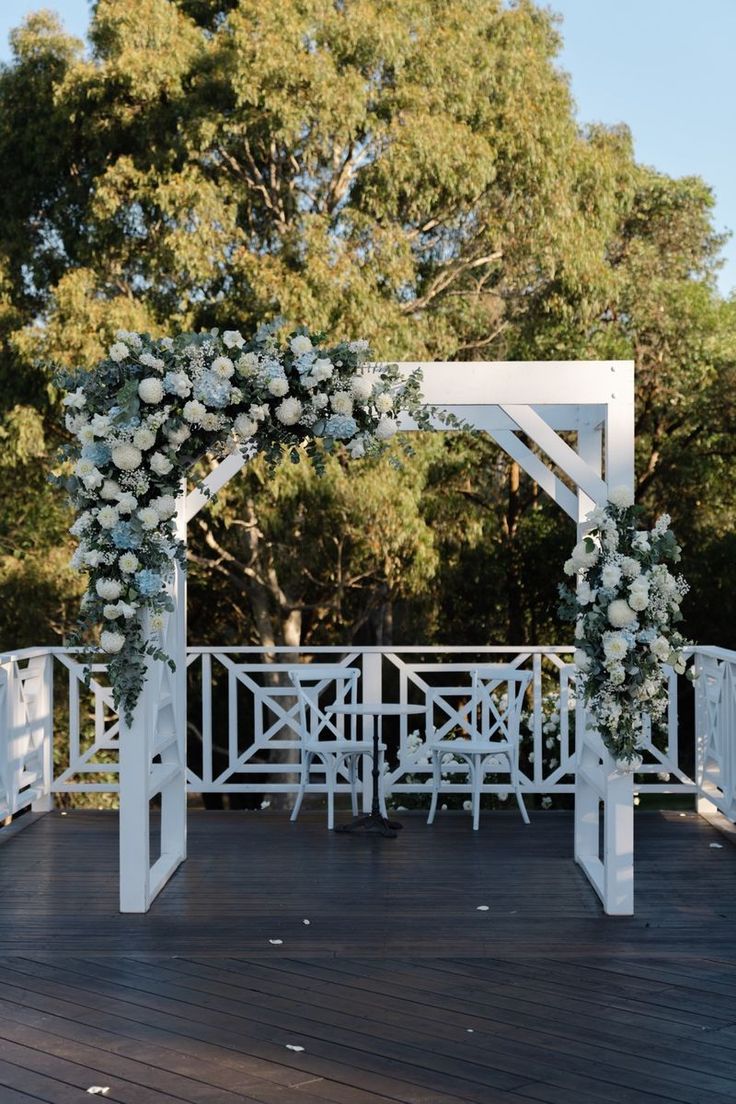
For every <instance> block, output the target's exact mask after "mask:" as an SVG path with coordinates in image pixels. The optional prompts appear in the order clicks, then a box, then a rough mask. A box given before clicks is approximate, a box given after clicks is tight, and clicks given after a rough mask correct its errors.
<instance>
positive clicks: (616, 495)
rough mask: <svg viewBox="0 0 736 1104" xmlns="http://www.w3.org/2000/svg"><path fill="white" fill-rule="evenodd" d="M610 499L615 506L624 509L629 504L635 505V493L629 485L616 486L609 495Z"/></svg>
mask: <svg viewBox="0 0 736 1104" xmlns="http://www.w3.org/2000/svg"><path fill="white" fill-rule="evenodd" d="M608 501H609V502H611V503H612V504H613V505H614V506H618V508H619V509H620V510H623V509H625V508H626V507H627V506H633V505H634V494H633V491H631V490H630V488H629V487H626V486H620V487H614V488H613V490H612V491H611V493H610V495H609V496H608Z"/></svg>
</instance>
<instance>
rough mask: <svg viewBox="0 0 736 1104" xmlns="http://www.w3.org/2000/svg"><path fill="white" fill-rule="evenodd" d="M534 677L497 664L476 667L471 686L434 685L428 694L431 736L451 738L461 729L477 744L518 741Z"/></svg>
mask: <svg viewBox="0 0 736 1104" xmlns="http://www.w3.org/2000/svg"><path fill="white" fill-rule="evenodd" d="M531 678H532V673H531V671H520V670H519V669H518V668H517V667H512V666H511V665H509V664H500V663H497V664H486V665H484V666H483V667H475V668H473V669H472V670H471V671H470V685H468V684H467V683H466V684H465V685H464V686H463V685H459V686H458V685H455V686H436V687H432V689H431V690H430V692H429V694H428V695H427V734H428V736H429V734H430V733H432V736H431V737H430V739H431V740H442V739H448V738H450V737H451V736H452V735H453V734H454V733H455V732H456V730H457V729H460V731H461V732H462V733H463V735H464V736H466V737H468V738H469V739H471V740H473V741H474V742H476V743H494V742H495V743H516V742H517V741H518V739H519V722H520V719H521V712H522V709H523V705H524V695H525V693H526V689H527V687H528V686H529V683H530V682H531ZM499 690H501V694H500V695H499V694H498V691H499ZM453 699H454V700H453ZM437 714H439V718H440V719H439V722H438V720H437Z"/></svg>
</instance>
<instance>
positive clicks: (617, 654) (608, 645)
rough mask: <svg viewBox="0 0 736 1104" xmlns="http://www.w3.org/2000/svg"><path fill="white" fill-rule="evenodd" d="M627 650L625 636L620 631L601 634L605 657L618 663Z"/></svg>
mask: <svg viewBox="0 0 736 1104" xmlns="http://www.w3.org/2000/svg"><path fill="white" fill-rule="evenodd" d="M628 650H629V645H628V643H627V640H626V637H625V636H624V634H623V633H620V632H607V633H604V634H603V654H604V655H605V657H606V659H608V660H614V661H615V662H617V663H619V662H620V661H621V660H622V659H624V657H625V656H626V654H627V652H628Z"/></svg>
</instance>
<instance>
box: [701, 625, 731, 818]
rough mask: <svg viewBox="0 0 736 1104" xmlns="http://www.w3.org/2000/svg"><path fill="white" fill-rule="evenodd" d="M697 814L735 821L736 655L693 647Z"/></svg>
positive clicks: (725, 651) (720, 649)
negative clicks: (723, 817)
mask: <svg viewBox="0 0 736 1104" xmlns="http://www.w3.org/2000/svg"><path fill="white" fill-rule="evenodd" d="M692 654H693V662H694V666H695V671H696V674H697V678H696V680H695V748H696V753H697V761H696V762H697V765H696V779H697V784H698V793H699V798H698V811H699V812H701V813H712V812H715V810H716V809H717V810H718V811H719V812H720V813H722V814H723V815H724V816H726V817H728V819H729V820H733V821H736V652H733V651H728V650H727V649H726V648H701V647H699V648H694V649H693V653H692Z"/></svg>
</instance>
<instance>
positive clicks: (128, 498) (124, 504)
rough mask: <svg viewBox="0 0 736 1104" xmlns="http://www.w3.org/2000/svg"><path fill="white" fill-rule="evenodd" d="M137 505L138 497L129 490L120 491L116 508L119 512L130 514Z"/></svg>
mask: <svg viewBox="0 0 736 1104" xmlns="http://www.w3.org/2000/svg"><path fill="white" fill-rule="evenodd" d="M137 505H138V499H137V498H136V497H135V495H134V494H132V492H131V491H121V492H120V494H119V496H118V510H119V512H120V513H121V514H132V513H133V511H134V510H135V509H136V507H137Z"/></svg>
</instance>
